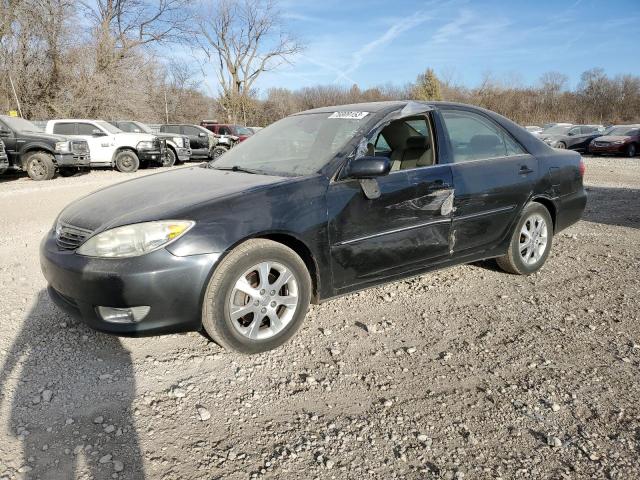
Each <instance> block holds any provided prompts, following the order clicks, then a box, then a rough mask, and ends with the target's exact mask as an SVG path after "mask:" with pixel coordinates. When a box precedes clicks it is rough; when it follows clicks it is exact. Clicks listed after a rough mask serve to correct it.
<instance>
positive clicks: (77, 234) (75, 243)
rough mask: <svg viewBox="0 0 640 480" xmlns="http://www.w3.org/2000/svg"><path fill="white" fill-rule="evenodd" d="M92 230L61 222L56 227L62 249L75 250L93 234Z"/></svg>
mask: <svg viewBox="0 0 640 480" xmlns="http://www.w3.org/2000/svg"><path fill="white" fill-rule="evenodd" d="M92 233H93V232H92V231H91V230H86V229H84V228H79V227H74V226H73V225H68V224H66V223H59V224H58V226H57V227H56V243H57V244H58V247H59V248H60V249H62V250H75V249H76V248H78V247H79V246H80V245H82V244H83V243H84V241H85V240H86V239H87V238H88V237H89V236H90V235H91V234H92Z"/></svg>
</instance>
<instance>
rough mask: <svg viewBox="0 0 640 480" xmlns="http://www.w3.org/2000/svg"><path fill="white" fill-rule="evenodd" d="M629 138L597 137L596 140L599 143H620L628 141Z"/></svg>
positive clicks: (614, 136)
mask: <svg viewBox="0 0 640 480" xmlns="http://www.w3.org/2000/svg"><path fill="white" fill-rule="evenodd" d="M628 139H629V137H627V136H626V135H603V136H602V137H597V138H596V139H595V140H596V141H598V142H619V141H620V140H628Z"/></svg>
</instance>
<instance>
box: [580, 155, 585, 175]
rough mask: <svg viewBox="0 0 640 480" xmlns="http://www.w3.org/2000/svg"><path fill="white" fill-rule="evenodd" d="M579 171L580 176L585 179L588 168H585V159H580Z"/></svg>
mask: <svg viewBox="0 0 640 480" xmlns="http://www.w3.org/2000/svg"><path fill="white" fill-rule="evenodd" d="M578 170H579V171H580V176H581V177H584V172H585V170H586V167H585V166H584V159H583V158H582V157H580V165H579V166H578Z"/></svg>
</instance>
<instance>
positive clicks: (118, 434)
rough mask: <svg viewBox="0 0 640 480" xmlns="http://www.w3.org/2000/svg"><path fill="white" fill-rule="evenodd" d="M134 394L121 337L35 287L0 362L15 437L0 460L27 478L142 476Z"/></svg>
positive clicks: (1, 393) (0, 399)
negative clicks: (92, 325) (9, 454)
mask: <svg viewBox="0 0 640 480" xmlns="http://www.w3.org/2000/svg"><path fill="white" fill-rule="evenodd" d="M134 398H135V375H134V371H133V364H132V359H131V355H130V353H129V351H128V350H127V349H126V348H124V346H123V345H122V343H121V342H120V340H119V339H118V338H117V337H113V336H108V335H105V334H101V333H97V332H94V331H92V330H90V329H89V328H87V327H85V326H84V325H83V324H82V323H80V322H79V321H76V320H73V319H71V318H70V317H68V316H67V315H66V314H64V313H62V312H61V311H59V310H58V309H57V307H55V305H54V304H53V302H52V301H51V300H50V299H49V296H48V294H47V293H46V291H41V292H39V293H38V295H37V297H36V299H35V302H34V304H33V306H32V307H31V310H30V311H29V312H28V313H27V315H26V316H25V318H24V321H23V323H22V327H21V330H20V332H19V333H18V335H17V336H16V337H15V340H14V343H13V345H12V346H11V347H10V348H9V350H8V352H7V355H6V357H5V362H4V364H3V365H2V370H0V406H1V407H2V410H4V411H10V413H9V425H8V427H9V430H10V432H11V435H13V437H14V438H15V439H17V440H18V442H19V443H20V444H21V445H20V446H16V447H10V448H15V454H14V456H13V458H9V459H6V460H5V459H3V463H5V464H8V465H6V466H8V467H9V468H10V469H11V470H13V471H14V473H25V474H26V476H27V478H47V479H65V480H68V479H75V478H79V477H82V478H85V477H87V478H92V479H102V478H104V479H107V478H108V479H112V478H118V479H124V478H130V479H140V478H144V476H145V475H144V470H143V457H142V452H141V450H140V446H139V442H138V435H137V431H136V426H135V424H134V420H133V413H132V412H133V407H132V403H133V400H134ZM8 405H10V410H7V406H8ZM20 447H21V450H22V452H21V453H22V454H21V456H20V454H19V453H20ZM5 448H7V445H5ZM20 457H21V458H20ZM7 460H8V461H7ZM27 472H29V473H27ZM0 473H2V472H0ZM10 478H11V477H10Z"/></svg>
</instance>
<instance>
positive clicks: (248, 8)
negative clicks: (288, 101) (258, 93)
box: [198, 0, 302, 120]
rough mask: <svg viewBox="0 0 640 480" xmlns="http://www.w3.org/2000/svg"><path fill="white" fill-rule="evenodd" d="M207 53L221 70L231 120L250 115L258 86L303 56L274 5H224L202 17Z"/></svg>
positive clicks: (245, 0) (269, 1) (258, 0)
mask: <svg viewBox="0 0 640 480" xmlns="http://www.w3.org/2000/svg"><path fill="white" fill-rule="evenodd" d="M198 25H199V39H200V46H201V48H202V50H203V51H204V52H205V54H206V55H207V57H208V59H209V61H210V62H212V63H214V64H215V68H216V73H217V77H218V80H219V82H220V88H221V102H222V103H223V105H224V106H225V107H226V109H227V112H228V116H229V117H230V119H233V120H235V119H236V118H238V116H239V114H242V113H244V112H243V110H244V108H243V106H244V105H245V103H246V100H247V99H249V98H250V97H251V95H252V92H253V89H254V85H255V82H256V80H257V79H258V78H259V77H260V75H261V74H263V73H264V72H267V71H270V70H273V69H275V68H277V67H278V66H280V65H282V64H283V63H287V62H290V61H291V59H292V57H293V56H294V55H295V54H297V53H299V52H300V51H301V50H302V45H301V44H300V43H299V42H298V41H297V40H296V39H295V38H294V37H292V36H291V35H289V34H288V33H287V32H285V30H284V24H283V22H282V19H281V16H280V12H279V11H278V10H277V8H276V4H275V2H274V1H273V0H221V1H220V2H218V3H217V4H216V6H215V7H212V8H211V9H208V10H205V11H204V13H203V14H202V15H200V18H199V21H198Z"/></svg>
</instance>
